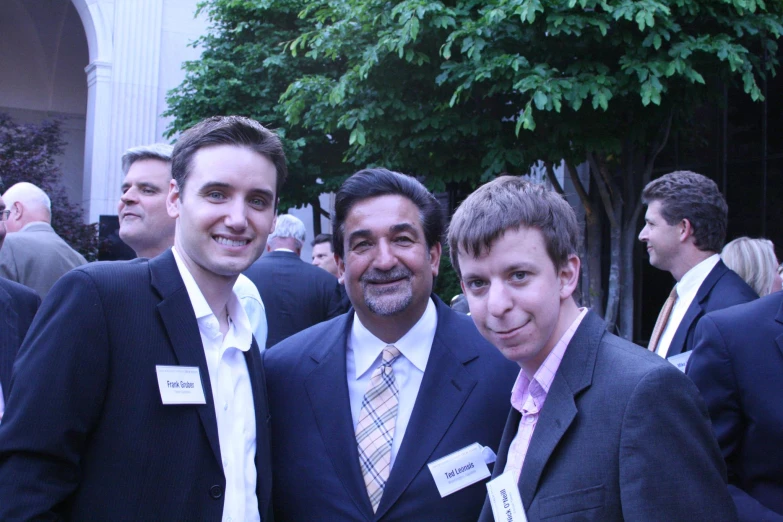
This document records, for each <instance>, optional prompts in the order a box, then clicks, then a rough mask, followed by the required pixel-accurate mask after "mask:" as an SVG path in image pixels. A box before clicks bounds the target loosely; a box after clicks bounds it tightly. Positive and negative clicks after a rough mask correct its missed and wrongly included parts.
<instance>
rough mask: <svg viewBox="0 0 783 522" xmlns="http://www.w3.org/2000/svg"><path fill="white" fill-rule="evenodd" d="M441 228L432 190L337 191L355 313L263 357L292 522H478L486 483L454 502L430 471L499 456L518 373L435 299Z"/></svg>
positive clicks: (374, 179) (362, 182)
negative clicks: (447, 463) (488, 454)
mask: <svg viewBox="0 0 783 522" xmlns="http://www.w3.org/2000/svg"><path fill="white" fill-rule="evenodd" d="M442 219H443V218H442V214H441V209H440V206H439V205H438V202H437V200H436V199H435V197H434V196H433V195H432V194H430V193H429V192H428V191H427V190H426V189H425V188H424V186H423V185H421V183H419V182H418V181H416V180H415V179H414V178H411V177H409V176H405V175H403V174H398V173H396V172H390V171H388V170H385V169H370V170H364V171H360V172H358V173H356V174H354V175H353V176H351V177H350V178H348V180H346V182H345V183H344V184H343V185H342V187H341V188H340V190H339V191H338V192H337V195H336V199H335V211H334V221H333V223H332V230H333V236H334V247H335V253H336V254H337V257H338V260H339V261H338V267H339V271H340V274H341V275H342V276H343V277H344V280H345V285H346V289H347V291H348V295H349V296H350V298H351V302H352V303H353V307H354V310H355V312H354V313H351V314H345V315H342V316H340V317H338V318H336V319H333V320H331V321H328V322H326V323H321V324H319V325H316V326H314V327H312V328H310V329H308V330H305V331H304V332H301V333H299V334H297V335H295V336H293V337H290V338H289V339H287V340H285V341H283V342H282V343H280V345H278V347H276V348H275V349H274V350H270V351H268V352H266V354H265V355H264V363H265V368H266V370H267V376H268V379H269V390H270V395H269V397H270V411H271V413H272V417H273V419H274V420H273V422H272V425H273V432H272V440H273V442H274V448H273V451H272V455H273V459H274V460H273V470H274V480H275V494H274V503H275V515H276V516H277V517H278V518H279V519H280V520H287V521H293V522H297V521H302V522H304V521H310V520H341V521H367V520H383V521H405V522H409V521H419V520H420V521H432V520H449V521H458V522H459V521H471V522H473V521H475V520H476V518H477V517H478V514H479V511H480V509H481V504H482V502H483V499H484V494H485V490H484V485H483V484H482V483H481V482H483V481H480V482H476V483H473V484H472V485H469V486H467V487H464V489H461V490H459V491H456V492H454V493H452V494H450V495H448V496H446V497H444V498H441V496H440V494H439V493H438V488H437V487H436V484H435V481H434V479H433V475H432V474H431V473H430V470H429V468H428V466H427V464H428V463H430V462H433V461H435V460H437V459H440V458H441V457H444V456H446V455H449V454H451V453H453V452H455V451H458V450H461V449H463V448H466V447H467V446H469V445H471V444H474V443H479V444H481V445H482V446H489V447H490V448H492V449H493V450H494V449H495V448H497V444H498V442H499V440H500V432H501V431H502V429H503V419H504V418H505V414H506V408H505V407H504V404H503V402H504V400H505V399H506V398H507V397H508V389H509V387H510V386H511V383H512V382H513V380H514V376H515V374H516V371H515V368H514V366H513V365H510V364H509V363H508V362H507V361H505V360H504V359H503V357H501V356H500V355H499V354H498V353H497V351H495V350H494V349H493V348H492V347H491V346H489V345H488V344H487V343H486V342H484V340H483V339H481V336H480V335H479V334H478V332H477V331H476V329H475V327H474V326H473V325H472V324H471V323H470V320H469V319H468V318H467V317H465V316H464V315H461V314H458V313H456V312H453V311H452V310H451V309H450V308H449V307H448V306H446V305H445V304H443V302H441V301H440V299H438V298H437V297H435V296H434V295H433V294H431V292H432V285H433V278H434V277H435V276H436V275H437V274H438V267H439V262H440V254H441V244H440V238H441V234H442V233H443V221H442ZM372 441H376V444H375V445H374V446H373V445H372V444H371V442H372ZM302 492H307V498H306V499H305V500H303V498H302Z"/></svg>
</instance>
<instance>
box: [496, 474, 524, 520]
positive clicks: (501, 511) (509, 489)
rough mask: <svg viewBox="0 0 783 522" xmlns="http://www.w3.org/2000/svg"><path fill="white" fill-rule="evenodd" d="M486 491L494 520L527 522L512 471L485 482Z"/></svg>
mask: <svg viewBox="0 0 783 522" xmlns="http://www.w3.org/2000/svg"><path fill="white" fill-rule="evenodd" d="M487 493H488V494H489V503H490V505H491V506H492V516H493V517H495V522H501V521H502V522H527V515H525V506H524V505H522V497H520V496H519V488H517V482H516V480H514V474H513V473H503V474H502V475H500V476H499V477H497V478H495V479H494V480H490V481H489V482H487Z"/></svg>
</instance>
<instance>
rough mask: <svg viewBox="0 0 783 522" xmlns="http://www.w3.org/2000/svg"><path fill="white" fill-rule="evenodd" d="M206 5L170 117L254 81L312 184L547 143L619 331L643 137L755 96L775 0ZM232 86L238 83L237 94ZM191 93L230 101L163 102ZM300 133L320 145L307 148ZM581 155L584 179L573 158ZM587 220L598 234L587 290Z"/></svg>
mask: <svg viewBox="0 0 783 522" xmlns="http://www.w3.org/2000/svg"><path fill="white" fill-rule="evenodd" d="M206 5H207V9H209V10H210V11H209V12H210V15H211V17H212V20H213V23H214V24H215V32H214V33H213V34H212V35H210V36H209V37H206V38H205V39H204V40H202V42H201V43H202V44H203V45H205V47H206V50H207V51H206V53H205V59H204V60H203V61H202V62H196V63H195V64H191V65H190V66H189V67H190V69H189V76H188V80H187V81H186V83H185V84H184V86H183V87H181V88H180V90H179V91H178V95H175V98H174V103H175V109H173V110H172V113H173V114H174V115H175V116H177V120H176V123H175V125H176V126H177V127H178V128H181V127H182V126H183V125H182V122H187V121H193V120H194V119H197V118H198V117H203V116H207V115H210V114H213V113H216V112H226V108H225V107H229V108H230V109H229V110H241V109H245V112H246V113H247V112H248V111H255V107H256V106H257V105H258V104H260V103H261V102H260V101H257V100H261V99H263V100H264V103H267V104H268V105H267V107H268V110H265V111H263V113H251V114H274V115H275V119H274V120H272V121H273V122H274V123H275V125H278V126H280V127H281V128H285V129H286V133H287V134H288V136H289V137H291V136H294V135H295V136H296V140H299V141H297V146H296V151H297V152H298V154H299V155H298V156H296V158H295V161H297V162H299V163H296V165H297V167H296V168H298V169H300V168H301V169H303V170H306V169H308V168H317V169H318V174H317V175H318V176H320V177H321V178H322V179H324V180H325V181H327V183H328V184H329V185H330V186H335V183H336V182H339V181H341V180H342V179H343V177H344V174H345V173H347V172H350V171H351V170H354V169H355V168H357V167H364V166H367V165H383V166H386V167H389V168H392V169H395V170H400V171H402V172H406V173H410V174H414V175H417V176H421V177H422V179H424V180H425V183H426V184H427V185H428V186H429V188H431V189H433V190H435V191H442V190H444V189H449V190H450V192H451V193H452V194H455V193H460V192H463V193H464V191H466V190H469V189H470V188H473V187H475V186H476V185H478V184H479V183H481V182H484V181H487V180H489V179H491V178H493V177H494V176H497V175H499V174H501V173H504V172H509V173H513V174H524V173H526V172H527V171H528V168H529V166H530V165H531V164H532V163H533V162H535V161H536V160H543V161H544V162H545V163H546V165H547V167H548V169H549V172H550V174H551V172H552V166H553V165H556V164H559V163H560V161H561V160H565V164H566V171H567V172H568V174H569V175H570V176H571V179H572V181H573V182H574V185H575V187H576V190H577V192H578V193H579V195H580V198H581V199H582V202H583V204H584V205H585V209H586V211H587V212H586V215H587V228H586V232H587V233H586V239H587V247H586V252H585V254H586V255H585V256H584V257H585V260H586V262H585V263H584V266H585V274H586V276H585V284H586V285H587V286H588V287H589V288H588V291H584V290H585V289H584V288H583V292H582V293H583V295H584V296H585V297H586V304H587V305H589V306H592V307H594V308H596V309H598V310H599V311H605V315H606V318H607V320H608V322H609V324H610V326H614V325H619V329H620V332H621V333H622V334H623V335H624V336H625V337H630V336H631V333H632V324H633V270H632V268H633V265H632V262H631V261H632V251H633V245H634V242H635V236H636V233H637V232H638V222H639V217H640V215H641V211H642V205H641V202H640V199H639V193H640V192H641V188H642V187H643V186H644V184H645V183H646V182H647V181H649V179H650V178H651V175H652V170H653V167H654V164H655V160H656V158H657V156H658V154H659V153H660V152H661V150H662V149H663V147H664V146H665V144H666V142H667V141H668V137H669V135H670V133H671V132H672V130H673V129H674V130H676V129H681V128H683V127H684V126H686V125H687V124H688V123H689V122H691V121H692V120H693V115H694V111H695V110H696V109H697V108H698V107H700V106H703V105H704V104H705V103H707V102H710V101H711V100H713V99H715V98H716V95H717V94H719V93H721V92H722V90H723V89H722V87H723V86H724V85H730V86H734V85H737V86H739V87H740V88H741V89H742V90H744V92H746V93H747V95H748V96H750V97H751V98H752V99H753V100H758V99H759V98H760V97H761V92H760V89H759V86H758V81H759V79H760V78H761V77H762V75H764V74H769V73H771V72H773V71H774V70H775V69H776V68H777V66H778V63H777V60H776V56H777V54H778V53H777V40H778V39H779V38H780V35H781V33H782V32H783V26H782V25H781V20H782V19H783V3H782V2H777V1H776V2H769V1H767V2H765V1H764V0H614V1H597V0H451V1H430V0H403V1H401V2H389V1H382V0H309V1H306V2H289V1H287V0H286V1H284V0H264V1H249V0H245V1H241V0H232V1H229V0H211V1H208V2H206ZM243 10H244V11H243ZM241 12H244V14H241ZM228 14H230V15H231V17H230V18H229V17H227V15H228ZM224 15H226V16H224ZM251 20H252V21H251ZM250 27H258V28H263V29H259V30H258V31H254V30H250V29H249V28H250ZM245 37H248V38H251V39H252V42H249V41H248V40H245V39H244V38H245ZM255 44H258V46H259V47H257V48H256V47H253V46H254V45H255ZM251 47H252V48H253V49H254V50H253V52H249V51H248V50H249V49H250V48H251ZM764 57H766V59H764ZM202 77H203V79H202ZM234 82H238V83H237V84H236V85H235V86H233V87H232V88H231V89H227V88H223V87H220V86H221V84H226V83H228V84H232V83H234ZM246 84H249V85H246ZM207 87H209V89H207ZM264 89H267V90H266V91H264V93H263V94H260V92H261V91H262V90H264ZM247 90H255V91H254V93H255V94H253V96H252V97H250V98H248V97H247V96H245V97H244V98H243V97H242V94H244V93H246V91H247ZM256 91H257V92H256ZM232 93H233V94H232ZM280 94H282V97H281V98H279V99H278V96H279V95H280ZM177 96H178V97H177ZM199 97H201V98H203V99H204V103H207V102H210V101H213V102H216V101H217V100H224V101H225V102H226V103H228V101H232V103H235V105H212V106H210V107H209V110H208V111H206V112H198V111H194V112H193V113H192V116H187V117H185V118H184V119H183V117H182V116H181V114H189V113H187V111H185V112H182V111H179V112H178V109H177V108H176V107H177V103H183V102H182V101H181V100H183V99H185V98H190V99H192V100H193V103H196V99H197V98H199ZM204 107H206V105H204ZM196 114H198V116H196ZM188 118H190V119H189V120H188ZM262 121H263V118H262ZM267 121H270V120H269V119H267ZM323 140H326V141H325V142H324V141H323ZM310 142H313V143H320V144H324V143H326V144H327V145H328V146H327V149H328V150H329V151H330V152H333V154H330V155H326V156H325V155H321V154H316V155H310ZM299 144H301V145H299ZM333 160H335V161H338V164H337V165H336V166H335V167H334V169H333V170H331V171H330V172H327V171H326V170H325V169H327V168H328V167H327V165H331V163H330V162H331V161H333ZM340 160H341V161H342V162H343V163H346V164H347V165H345V166H341V165H340V164H339V161H340ZM585 161H587V162H588V163H589V165H590V174H591V182H590V184H589V186H586V185H583V184H582V183H581V182H580V181H579V179H578V178H577V176H576V171H575V168H574V166H575V165H576V164H578V163H582V162H585ZM314 165H316V166H317V167H315V166H314ZM333 174H335V177H334V178H332V177H331V176H332V175H333ZM549 179H550V180H551V181H553V183H555V185H556V186H557V183H556V178H555V177H554V176H552V175H550V176H549ZM331 180H334V183H333V182H332V181H331ZM591 187H592V188H591ZM315 188H316V189H317V188H318V187H315ZM311 194H312V193H311ZM292 197H293V198H299V197H300V196H299V195H298V194H295V195H293V196H292ZM297 201H302V202H304V201H307V200H306V199H297ZM602 227H607V228H608V229H609V239H610V249H609V250H610V252H611V256H610V260H609V265H610V269H609V276H608V280H607V281H606V286H607V287H608V289H607V291H606V292H605V293H604V292H603V290H602V287H603V285H604V281H603V280H602V276H601V270H600V268H601V266H600V263H601V259H600V251H601V248H600V241H601V237H602V235H603V233H602V231H601V228H602ZM583 287H584V285H583ZM604 295H605V297H604ZM591 298H593V300H592V301H591Z"/></svg>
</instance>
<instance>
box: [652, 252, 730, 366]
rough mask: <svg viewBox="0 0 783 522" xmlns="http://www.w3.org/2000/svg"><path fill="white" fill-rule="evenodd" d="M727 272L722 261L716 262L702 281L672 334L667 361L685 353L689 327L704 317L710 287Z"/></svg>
mask: <svg viewBox="0 0 783 522" xmlns="http://www.w3.org/2000/svg"><path fill="white" fill-rule="evenodd" d="M727 270H728V268H726V265H724V264H723V261H718V264H717V265H715V266H714V267H713V268H712V270H710V273H709V274H707V278H706V279H705V280H704V282H703V283H702V284H701V286H699V290H698V291H697V292H696V297H694V298H693V302H691V305H690V306H689V307H688V310H687V311H686V312H685V315H684V316H683V318H682V321H680V325H679V326H678V327H677V331H676V332H674V337H673V338H672V342H671V345H669V351H668V352H666V358H667V359H668V358H669V357H672V356H674V355H678V354H681V353H682V352H684V351H686V348H687V347H686V346H685V341H687V339H688V332H689V331H690V329H691V326H693V323H694V322H696V320H697V319H698V318H699V317H701V316H702V315H704V308H703V303H704V300H705V299H707V296H709V295H710V291H711V290H712V287H713V286H715V283H717V282H718V280H719V279H720V278H721V276H723V274H724V273H725V272H726V271H727Z"/></svg>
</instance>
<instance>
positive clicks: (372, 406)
mask: <svg viewBox="0 0 783 522" xmlns="http://www.w3.org/2000/svg"><path fill="white" fill-rule="evenodd" d="M399 356H400V351H399V350H398V349H397V348H396V347H394V346H393V345H391V344H390V345H388V346H386V348H384V349H383V360H382V361H381V365H380V366H379V367H378V368H376V369H375V371H374V372H373V373H372V376H371V377H370V385H369V387H368V388H367V393H365V394H364V399H363V400H362V409H361V411H360V412H359V422H358V423H357V424H356V444H357V445H358V448H359V465H360V466H361V468H362V475H363V477H364V485H365V486H366V487H367V495H368V496H369V497H370V503H371V504H372V510H373V513H374V512H376V511H378V504H380V503H381V497H382V496H383V488H384V487H385V486H386V481H387V480H388V478H389V471H390V468H391V447H392V441H394V426H395V424H396V422H397V405H398V396H399V394H400V392H399V390H398V389H397V385H396V384H395V382H394V370H393V369H392V362H394V360H395V359H396V358H397V357H399Z"/></svg>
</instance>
